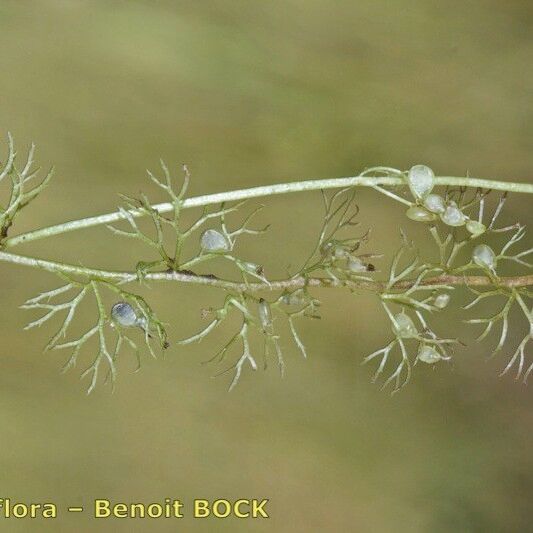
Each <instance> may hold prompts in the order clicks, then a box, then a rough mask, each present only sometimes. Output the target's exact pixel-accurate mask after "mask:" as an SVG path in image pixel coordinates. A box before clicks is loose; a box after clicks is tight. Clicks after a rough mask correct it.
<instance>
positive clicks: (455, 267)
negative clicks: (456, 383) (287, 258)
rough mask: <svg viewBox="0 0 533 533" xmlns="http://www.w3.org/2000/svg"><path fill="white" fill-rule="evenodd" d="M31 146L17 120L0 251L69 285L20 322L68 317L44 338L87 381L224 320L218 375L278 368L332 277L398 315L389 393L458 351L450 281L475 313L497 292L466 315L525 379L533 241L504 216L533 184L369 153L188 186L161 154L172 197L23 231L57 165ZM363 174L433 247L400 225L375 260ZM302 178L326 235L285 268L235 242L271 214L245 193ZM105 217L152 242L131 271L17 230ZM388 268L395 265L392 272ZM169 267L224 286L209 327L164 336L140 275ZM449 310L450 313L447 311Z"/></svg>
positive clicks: (44, 234) (508, 367) (386, 359)
mask: <svg viewBox="0 0 533 533" xmlns="http://www.w3.org/2000/svg"><path fill="white" fill-rule="evenodd" d="M33 156H34V146H33V145H32V146H31V148H30V150H29V154H28V157H27V159H26V161H25V162H24V163H23V164H22V165H20V164H19V163H18V161H19V158H18V157H17V154H16V152H15V148H14V144H13V139H12V137H11V135H8V142H7V156H6V158H5V160H4V162H3V163H2V164H0V187H4V194H3V196H2V195H1V194H2V191H1V190H0V198H6V202H5V204H4V205H3V206H2V207H1V208H0V260H1V261H3V262H6V263H11V264H14V265H20V266H29V267H33V268H37V269H41V270H44V271H47V272H50V273H51V274H54V275H55V276H56V277H57V278H59V280H60V286H58V287H57V288H53V289H51V290H49V291H46V292H43V293H41V294H39V295H37V296H35V297H33V298H30V299H29V300H28V301H26V302H25V303H24V304H23V305H22V307H23V308H24V309H29V310H34V311H40V315H39V316H38V318H36V319H34V320H33V321H31V322H30V323H29V324H28V325H27V326H26V328H27V329H30V328H35V327H41V326H43V325H44V324H48V323H52V322H53V321H55V320H57V321H58V323H59V326H56V328H58V329H56V330H55V332H54V333H53V334H52V335H51V337H50V339H49V341H48V342H47V344H46V350H64V351H65V352H68V354H69V355H68V357H67V361H66V363H65V365H64V369H65V370H68V369H70V368H72V367H74V366H76V365H77V363H78V359H79V358H80V357H83V358H84V359H86V358H89V359H88V360H89V363H88V364H87V363H85V365H86V366H85V370H84V371H83V372H82V377H87V378H88V380H89V385H88V392H91V391H92V390H93V389H94V388H95V386H96V385H97V384H98V383H99V382H110V383H112V384H114V382H115V380H116V375H117V364H118V361H119V356H120V355H121V354H122V353H123V351H125V350H130V351H131V352H132V353H133V354H134V356H135V357H136V358H137V361H138V365H140V362H141V357H142V352H148V353H149V354H151V355H152V356H154V357H155V356H156V355H157V353H158V352H160V351H161V350H167V349H168V350H180V349H181V348H182V347H183V346H185V345H188V344H192V343H197V342H201V341H202V340H203V339H205V338H206V337H208V336H209V335H210V334H211V333H212V332H213V331H214V330H216V329H220V328H223V327H225V328H226V329H227V330H228V333H227V338H228V340H227V342H226V343H225V344H223V346H221V347H220V349H219V350H218V351H217V353H215V354H214V356H213V357H212V358H211V362H212V363H214V364H219V365H225V366H222V369H223V370H222V372H220V373H221V374H224V373H226V372H228V373H230V374H231V375H232V377H231V381H230V390H231V389H232V388H233V387H234V386H235V385H236V384H237V382H238V381H239V379H240V378H241V376H242V374H243V371H245V369H252V370H256V369H258V368H259V366H265V367H266V365H267V363H268V361H269V360H270V359H271V358H272V359H273V360H274V361H275V364H276V365H277V366H278V367H279V371H280V372H281V374H283V372H284V369H285V359H284V351H285V350H286V349H287V345H288V344H289V345H290V344H291V343H290V342H288V341H290V340H291V338H292V345H293V347H294V348H295V349H296V351H299V352H300V353H301V355H302V356H303V357H307V348H306V346H305V344H304V341H303V339H302V336H301V335H300V333H299V332H298V324H299V322H300V321H301V320H304V319H317V318H320V304H321V302H320V295H321V294H322V293H323V291H324V290H326V289H328V290H346V291H350V292H351V293H353V294H354V295H357V294H358V293H360V292H361V291H368V292H370V293H372V294H374V295H375V297H376V298H377V299H378V301H379V302H380V305H381V306H382V308H383V312H384V313H385V316H386V317H387V319H388V320H389V322H390V333H389V335H390V337H389V339H388V340H387V341H386V343H385V345H384V346H383V347H382V348H379V349H377V350H376V351H374V352H373V353H371V354H370V355H368V356H366V357H365V358H364V359H363V363H367V364H369V365H372V366H373V367H374V369H375V370H374V377H373V379H374V381H378V380H379V381H380V382H381V383H382V386H383V387H384V388H385V387H389V388H390V389H391V391H392V392H396V391H398V390H399V389H401V388H402V387H403V386H404V385H405V384H407V383H408V382H409V380H410V379H411V375H412V372H413V368H414V366H415V365H416V364H417V363H418V362H421V363H424V364H428V365H437V364H442V363H443V362H446V361H450V360H451V359H452V357H453V355H454V350H455V348H456V347H457V345H458V344H460V341H459V340H458V339H457V338H455V336H454V335H443V334H442V333H441V332H440V331H439V332H438V331H437V329H436V328H435V326H434V324H433V323H434V319H435V318H436V317H438V316H439V315H440V314H441V313H443V312H444V311H445V310H446V309H448V308H449V307H450V303H451V302H454V300H456V298H457V297H456V296H454V294H453V292H454V289H455V288H456V287H458V286H462V287H464V288H465V289H466V290H467V291H469V292H470V293H472V295H473V298H472V301H470V302H469V303H468V304H466V305H465V306H464V310H465V311H467V312H470V313H471V312H473V311H472V310H473V309H474V310H475V309H476V306H477V304H478V303H480V302H482V301H485V300H488V299H495V300H499V301H500V302H501V308H500V310H499V311H497V312H496V313H495V314H493V315H492V316H486V317H485V316H482V317H476V316H473V317H472V316H466V317H465V321H466V322H467V323H469V324H472V325H473V327H476V328H477V327H479V326H481V327H482V330H481V335H480V337H479V339H483V338H485V337H486V336H487V335H489V333H490V332H491V331H493V330H495V331H498V341H497V344H496V346H495V348H494V353H497V352H500V351H505V353H506V354H507V360H506V363H505V365H502V366H503V371H502V373H503V374H505V373H507V372H513V373H514V374H515V377H516V379H522V380H523V381H524V382H526V381H527V379H528V376H529V374H531V372H532V371H533V361H531V359H528V357H527V354H526V349H527V348H528V345H530V341H531V340H532V338H533V319H532V313H533V309H532V307H531V296H532V293H531V289H530V287H531V285H532V284H533V275H532V274H531V266H532V265H531V264H530V263H529V262H528V260H527V258H528V256H529V255H530V254H531V252H532V251H533V249H531V248H530V249H524V248H523V246H521V245H522V242H523V239H524V236H525V227H524V226H523V225H522V224H520V223H518V222H517V223H515V224H512V225H509V226H506V227H499V225H498V219H499V215H500V214H501V212H502V209H503V207H504V204H505V201H506V198H507V195H508V193H523V194H531V193H533V184H527V183H509V182H504V181H496V180H486V179H476V178H471V177H446V176H440V177H436V176H434V174H433V171H432V170H431V169H430V168H428V167H427V166H424V165H416V166H414V167H412V168H411V169H410V170H409V171H401V170H398V169H395V168H389V167H375V168H370V169H367V170H365V171H364V172H362V173H361V174H359V175H358V176H354V177H348V178H338V179H324V180H310V181H300V182H294V183H284V184H278V185H269V186H262V187H254V188H250V189H242V190H236V191H230V192H223V193H217V194H210V195H206V196H197V197H187V189H188V185H189V182H190V175H189V171H188V170H187V168H186V167H184V168H183V176H182V177H179V178H178V179H176V178H174V177H173V176H172V175H171V172H170V170H169V168H168V167H167V166H166V165H165V164H164V163H163V162H161V164H160V167H161V168H160V170H159V171H158V172H157V173H152V172H148V178H149V179H150V180H151V182H152V183H153V185H154V186H155V187H157V188H158V189H161V190H162V191H163V192H164V193H165V194H166V195H167V196H168V201H167V202H165V203H159V204H152V203H151V202H150V200H149V199H148V197H147V196H146V195H144V194H142V195H141V196H140V197H139V198H130V197H123V198H122V200H123V206H122V207H120V208H119V209H118V210H117V211H116V212H114V213H110V214H105V215H98V216H94V217H90V218H84V219H80V220H74V221H71V222H65V223H62V224H58V225H55V226H51V227H45V228H40V229H36V230H34V231H30V232H27V233H19V234H16V233H13V231H14V228H15V226H16V224H15V222H16V220H17V218H18V216H19V214H20V213H21V211H22V210H23V209H25V208H26V207H27V206H28V205H30V204H31V203H32V202H33V200H35V199H36V198H37V196H39V195H40V194H41V193H43V191H44V189H45V187H46V186H47V185H48V183H49V181H50V178H51V176H52V171H50V172H48V173H47V174H45V175H44V177H42V178H39V177H38V176H39V171H38V170H34V169H33ZM180 174H181V173H180ZM359 187H369V188H371V189H374V190H375V191H376V192H377V193H379V194H382V195H384V196H385V197H386V198H388V199H391V200H393V201H396V202H398V203H400V204H402V205H403V208H404V209H405V215H406V224H405V227H406V228H407V230H408V228H409V225H410V224H421V225H423V226H424V227H425V229H426V231H427V233H428V237H429V239H430V240H431V241H432V242H433V243H434V246H435V254H434V256H433V257H427V258H423V257H421V256H420V253H419V251H418V250H417V248H416V247H415V245H414V243H413V242H412V241H410V240H409V238H408V236H407V230H402V231H401V234H400V242H399V247H398V250H397V251H396V253H395V254H394V255H393V257H392V258H391V259H390V266H389V267H388V268H386V267H383V266H380V267H379V269H378V268H376V267H375V263H376V262H379V263H378V264H379V265H383V264H386V263H387V262H388V258H384V257H382V256H381V255H379V254H376V253H372V252H371V251H367V250H369V246H370V241H371V239H370V231H369V230H368V229H364V228H361V227H360V222H359V221H358V216H359V207H358V206H357V203H356V198H357V189H358V188H359ZM305 191H320V192H321V194H322V198H323V209H324V211H323V218H322V227H321V230H320V231H319V234H318V236H317V239H316V243H315V245H314V247H313V249H312V250H310V252H309V255H308V257H307V258H306V259H305V260H304V261H303V262H302V266H301V267H299V268H298V269H297V271H296V272H294V273H292V274H290V275H287V277H286V278H285V279H270V278H269V277H268V276H267V272H268V265H267V266H265V265H262V264H258V263H256V262H254V261H253V258H250V257H240V256H239V255H238V254H237V253H236V251H235V250H236V249H237V248H236V243H237V242H238V241H239V240H241V239H245V238H253V237H258V236H260V235H261V234H262V233H264V232H265V231H267V230H268V226H267V227H256V226H255V225H254V217H255V215H256V214H257V213H258V212H259V210H261V209H262V206H259V207H256V208H253V207H248V202H249V201H250V200H252V199H255V198H259V197H267V196H272V195H278V194H288V193H297V192H300V193H303V192H305ZM495 195H499V197H498V200H497V202H496V206H495V209H494V210H491V209H489V203H488V201H487V200H488V198H489V196H495ZM186 209H188V210H192V209H196V210H198V211H199V212H198V215H197V216H196V218H195V219H194V220H193V222H188V223H185V222H184V220H183V217H182V214H183V211H184V210H186ZM489 211H490V213H489ZM140 218H144V219H146V220H148V222H149V224H150V227H149V228H147V227H146V225H145V224H143V225H140V224H139V222H138V221H139V219H140ZM98 225H107V227H108V228H109V231H110V232H111V233H112V234H113V235H115V236H118V237H119V238H121V239H124V240H126V241H128V240H134V241H137V242H138V243H140V244H142V245H143V246H144V247H145V249H146V256H145V257H144V258H141V259H140V260H139V261H137V263H136V264H135V265H131V267H130V269H129V270H126V271H110V270H104V269H98V268H88V267H85V266H78V265H72V264H67V263H65V262H61V261H50V260H45V259H40V258H34V257H29V256H26V255H18V254H16V253H14V252H13V249H15V248H16V247H17V246H18V245H20V244H22V243H29V242H33V241H37V240H40V239H46V238H51V237H53V236H54V235H60V234H63V233H67V232H71V231H78V230H82V229H84V228H89V227H93V226H98ZM498 236H503V237H504V239H503V241H504V242H503V244H501V245H499V246H498V247H497V246H496V245H495V244H494V242H495V241H498V240H500V241H501V240H502V238H500V239H498V238H497V237H498ZM186 245H187V246H186ZM189 250H193V251H192V252H190V251H189ZM154 257H155V259H154ZM221 262H225V263H226V264H227V265H229V266H230V267H231V269H233V271H234V275H233V276H232V277H222V276H220V275H217V274H215V273H214V272H216V271H217V270H216V267H217V265H219V264H220V263H221ZM505 263H510V264H514V265H515V267H516V268H517V269H518V270H519V272H518V273H517V275H514V276H502V275H500V273H501V267H502V265H504V264H505ZM206 265H208V267H207V268H208V270H209V272H210V273H209V274H198V273H197V272H198V267H200V266H202V267H203V268H204V269H205V267H206ZM380 271H387V272H388V273H387V275H386V276H383V275H381V274H380ZM163 282H166V283H178V284H194V285H203V286H208V287H212V288H213V289H218V290H219V291H221V293H222V297H221V300H220V304H219V306H218V307H212V308H208V309H203V310H201V314H202V316H203V318H204V320H205V326H204V327H203V328H202V329H200V331H197V332H192V334H191V335H190V336H189V337H186V338H183V339H181V340H177V341H172V342H171V341H170V340H169V336H168V333H167V327H168V326H167V324H166V323H165V322H163V321H162V320H160V318H159V317H158V315H157V314H156V312H155V310H154V309H153V307H152V306H151V305H150V303H149V302H148V301H147V300H146V299H145V298H143V297H142V296H140V295H139V294H138V293H137V292H136V291H137V290H138V289H139V288H140V287H141V285H145V284H149V287H153V285H155V284H159V283H163ZM86 302H92V306H93V323H92V325H90V326H89V327H88V328H87V329H86V330H85V331H84V332H83V333H81V334H80V335H77V336H74V337H72V336H70V335H69V331H70V329H71V325H72V324H73V322H74V321H75V319H76V316H77V313H78V312H79V309H80V306H81V304H82V303H84V304H85V303H86ZM511 312H512V313H513V320H512V321H513V324H512V325H513V327H514V328H515V329H516V332H519V331H520V329H522V331H524V333H523V335H524V336H523V338H522V340H521V341H520V342H519V343H518V345H517V346H513V345H512V340H511V339H512V338H514V337H515V336H516V333H513V335H512V336H511V335H510V333H509V329H510V315H511ZM519 315H521V316H522V323H521V322H520V319H519ZM229 317H237V319H238V325H237V327H236V329H235V330H231V328H232V327H233V324H235V323H236V321H235V320H234V319H232V320H229ZM441 323H443V324H444V325H445V324H446V321H441ZM430 324H431V325H430ZM226 325H227V326H226ZM434 328H435V329H434ZM438 329H439V330H440V327H439V328H438ZM283 331H285V332H287V335H288V337H289V339H286V338H283V337H284V336H287V335H284V334H283V333H282V332H283Z"/></svg>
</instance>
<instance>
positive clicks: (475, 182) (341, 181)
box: [4, 176, 533, 248]
mask: <svg viewBox="0 0 533 533" xmlns="http://www.w3.org/2000/svg"><path fill="white" fill-rule="evenodd" d="M435 183H436V185H448V186H454V187H459V186H465V187H480V188H484V189H493V190H499V191H508V192H518V193H529V194H531V193H533V184H531V183H512V182H506V181H493V180H487V179H478V178H470V177H450V176H440V177H436V178H435ZM383 185H386V186H398V185H405V182H404V180H403V178H401V177H393V176H384V177H369V176H355V177H350V178H332V179H323V180H307V181H297V182H293V183H279V184H276V185H264V186H261V187H252V188H250V189H239V190H235V191H228V192H222V193H216V194H208V195H204V196H196V197H194V198H188V199H187V200H184V202H183V204H182V208H184V209H186V208H190V207H199V206H206V205H212V204H220V203H222V202H233V201H237V200H246V199H249V198H259V197H263V196H272V195H276V194H287V193H291V192H302V191H314V190H320V189H322V190H324V189H337V188H346V187H354V186H357V187H373V188H375V187H376V186H383ZM152 207H153V208H154V209H156V210H157V211H159V212H160V213H167V212H169V211H172V209H173V204H172V203H171V202H166V203H162V204H156V205H154V206H152ZM131 214H132V215H133V216H134V217H140V216H143V215H145V214H146V213H145V212H143V211H141V210H132V211H131ZM124 218H125V217H124V215H123V214H121V213H119V212H115V213H107V214H105V215H98V216H94V217H89V218H83V219H79V220H73V221H71V222H65V223H63V224H57V225H55V226H49V227H47V228H42V229H38V230H35V231H30V232H28V233H23V234H21V235H16V236H15V237H11V238H10V239H7V240H6V241H5V242H4V247H5V248H8V247H12V246H16V245H17V244H21V243H24V242H30V241H36V240H38V239H44V238H47V237H51V236H53V235H59V234H61V233H67V232H70V231H75V230H78V229H82V228H90V227H92V226H99V225H102V224H110V223H112V222H117V221H119V220H123V219H124Z"/></svg>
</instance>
